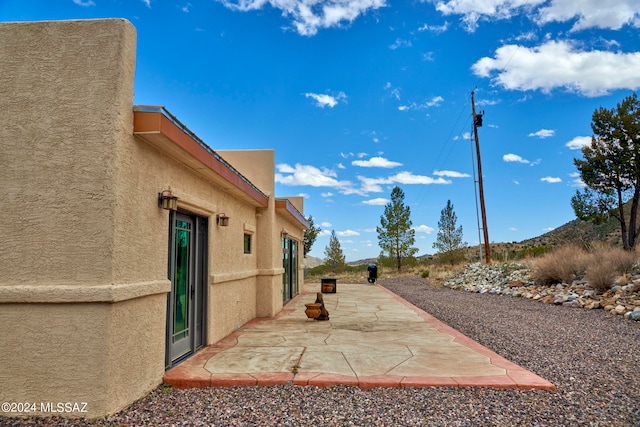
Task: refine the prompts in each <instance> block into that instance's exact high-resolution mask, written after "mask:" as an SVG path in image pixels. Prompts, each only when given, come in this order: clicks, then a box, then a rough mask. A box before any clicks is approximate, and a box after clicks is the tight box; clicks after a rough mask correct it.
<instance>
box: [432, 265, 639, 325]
mask: <svg viewBox="0 0 640 427" xmlns="http://www.w3.org/2000/svg"><path fill="white" fill-rule="evenodd" d="M618 279H619V282H620V283H625V282H621V281H622V280H623V279H624V280H627V283H628V284H626V285H624V286H621V285H616V286H614V287H613V288H612V289H609V290H606V291H605V292H602V293H601V294H600V293H599V291H598V290H596V289H591V287H590V286H589V282H588V281H587V280H586V279H585V278H577V279H576V280H574V281H573V282H572V283H571V284H567V283H558V284H553V285H548V286H545V285H538V284H536V283H534V282H533V281H532V280H531V278H530V271H529V269H528V267H527V266H526V265H524V264H520V263H508V264H489V265H484V264H480V263H475V264H470V265H468V266H467V268H466V269H464V270H463V271H461V272H460V273H458V274H457V275H456V276H454V277H452V278H450V279H449V280H447V281H446V282H445V283H444V286H445V287H448V288H452V289H457V290H464V291H466V292H475V293H480V294H494V295H508V296H514V297H521V298H526V299H531V300H534V301H540V302H543V303H545V304H555V305H562V306H563V307H584V308H586V309H589V310H594V309H600V308H603V307H604V309H605V310H606V311H609V312H612V313H614V314H616V315H624V314H626V313H630V312H633V311H634V310H636V309H637V310H640V274H633V275H631V276H629V277H628V278H618ZM525 289H526V290H525ZM628 317H629V316H625V318H628Z"/></svg>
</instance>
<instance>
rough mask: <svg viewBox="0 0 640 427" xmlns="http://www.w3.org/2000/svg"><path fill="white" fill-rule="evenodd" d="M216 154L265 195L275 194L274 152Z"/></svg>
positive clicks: (224, 151)
mask: <svg viewBox="0 0 640 427" xmlns="http://www.w3.org/2000/svg"><path fill="white" fill-rule="evenodd" d="M216 152H217V153H218V154H220V156H222V157H223V158H224V159H225V160H226V161H228V162H229V163H230V164H231V165H232V166H233V167H234V168H235V169H237V170H238V171H239V172H240V173H241V174H242V175H244V176H245V177H247V179H249V181H251V182H252V183H253V184H254V185H255V186H257V187H258V188H259V189H260V190H262V191H263V192H264V193H266V194H269V195H272V194H274V188H275V175H274V173H275V158H276V154H275V151H274V150H268V149H265V150H216Z"/></svg>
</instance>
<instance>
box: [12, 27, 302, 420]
mask: <svg viewBox="0 0 640 427" xmlns="http://www.w3.org/2000/svg"><path fill="white" fill-rule="evenodd" d="M0 67H1V68H0V71H1V72H0V111H2V112H3V125H2V126H0V141H1V144H0V188H2V189H3V194H5V197H6V198H7V200H6V202H5V204H4V205H3V214H4V215H3V221H2V222H0V235H2V236H3V243H4V244H3V245H0V265H2V266H3V268H2V273H3V274H2V275H0V324H1V325H3V330H4V332H3V335H2V342H3V344H5V343H10V345H0V384H2V387H0V401H43V402H68V401H72V402H74V401H76V400H77V401H78V402H87V410H88V411H89V412H87V413H82V414H62V415H71V416H85V417H95V416H102V415H105V414H109V413H113V412H116V411H117V410H119V409H121V408H123V407H124V406H126V405H127V404H129V403H131V402H132V401H134V400H136V399H138V398H139V397H142V396H143V395H145V394H146V393H147V392H148V391H149V390H151V389H152V388H153V387H155V386H157V385H158V384H160V383H161V381H162V376H163V374H164V359H165V333H166V311H167V292H169V290H170V282H169V281H168V280H167V259H168V230H169V212H168V211H165V210H162V209H160V208H158V206H157V195H158V193H159V192H161V191H162V190H166V189H170V190H172V191H173V193H174V194H175V195H177V196H178V197H179V202H178V205H179V208H180V209H182V210H184V211H188V212H191V213H194V214H198V215H200V216H203V217H205V218H207V219H208V229H209V234H208V239H209V251H208V263H209V277H208V281H209V283H208V311H207V343H209V344H211V343H214V342H216V341H218V340H220V339H221V338H223V337H224V336H226V335H228V334H229V333H231V332H232V331H233V330H235V329H237V328H238V327H240V326H242V325H243V324H244V323H246V322H248V321H250V320H251V319H253V318H255V317H262V316H273V315H275V314H276V313H277V312H278V311H279V310H280V309H281V308H282V272H283V269H282V252H281V247H280V243H281V240H280V239H281V237H280V230H281V229H282V228H283V227H286V228H287V229H288V230H289V232H290V233H292V237H294V236H295V238H296V239H300V241H302V230H301V228H300V224H296V223H295V222H290V219H288V218H286V216H285V217H282V215H280V214H277V213H276V210H275V205H274V203H275V199H274V196H273V185H274V184H273V174H274V163H273V159H274V155H273V151H271V150H253V151H249V152H247V153H244V155H242V154H240V155H233V154H232V155H230V156H231V157H233V161H236V162H238V163H239V164H240V165H241V166H240V167H239V168H238V170H240V171H241V172H242V171H243V170H244V171H248V170H251V167H250V166H251V165H252V164H253V165H258V166H259V167H255V168H254V172H252V173H251V174H250V175H251V178H252V179H255V180H256V181H257V183H256V184H255V185H257V186H258V187H259V188H260V189H261V190H262V191H264V192H265V193H267V194H269V196H270V197H269V206H268V207H267V208H256V207H255V206H254V205H252V204H250V203H249V202H247V201H246V200H242V199H239V198H238V197H236V196H234V195H232V194H230V193H228V192H227V191H226V190H225V189H224V188H222V187H221V186H219V185H217V184H214V183H213V182H212V181H211V180H210V179H208V178H206V177H205V176H203V175H202V174H201V173H199V172H197V171H195V170H194V169H192V168H191V167H188V166H186V165H185V164H183V163H181V162H180V161H178V160H176V159H175V158H174V157H172V156H170V155H168V154H166V153H165V152H163V151H160V150H158V149H157V148H156V147H154V146H152V145H151V144H149V143H148V142H146V141H144V140H143V139H141V138H140V137H137V136H134V135H133V112H132V100H133V77H134V68H135V30H134V28H133V26H132V25H131V24H130V23H128V22H126V21H124V20H118V19H113V20H94V21H58V22H40V23H5V24H0ZM230 163H231V161H230ZM232 164H233V163H232ZM263 187H268V188H263ZM222 212H224V213H225V214H227V215H228V216H229V217H230V224H229V226H228V227H220V226H218V225H216V214H219V213H222ZM247 232H248V233H252V236H253V246H254V247H253V250H252V253H251V254H244V253H243V252H244V251H243V236H244V233H247ZM300 260H302V257H301V256H300ZM300 277H302V275H300Z"/></svg>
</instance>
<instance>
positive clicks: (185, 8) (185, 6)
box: [180, 3, 191, 13]
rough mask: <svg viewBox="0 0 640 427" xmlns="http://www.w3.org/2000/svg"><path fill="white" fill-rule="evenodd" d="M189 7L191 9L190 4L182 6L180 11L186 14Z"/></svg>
mask: <svg viewBox="0 0 640 427" xmlns="http://www.w3.org/2000/svg"><path fill="white" fill-rule="evenodd" d="M190 7H191V3H187V4H185V5H184V6H182V7H181V8H180V10H181V11H183V12H184V13H188V12H189V8H190Z"/></svg>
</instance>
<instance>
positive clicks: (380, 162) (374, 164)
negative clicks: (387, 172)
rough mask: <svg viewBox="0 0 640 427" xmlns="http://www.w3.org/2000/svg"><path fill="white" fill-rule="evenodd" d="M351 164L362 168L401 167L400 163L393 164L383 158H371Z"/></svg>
mask: <svg viewBox="0 0 640 427" xmlns="http://www.w3.org/2000/svg"><path fill="white" fill-rule="evenodd" d="M351 164H352V165H353V166H360V167H363V168H395V167H398V166H402V163H398V162H393V161H391V160H387V159H385V158H384V157H372V158H370V159H369V160H354V161H353V162H351Z"/></svg>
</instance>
